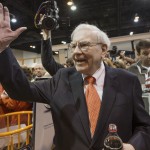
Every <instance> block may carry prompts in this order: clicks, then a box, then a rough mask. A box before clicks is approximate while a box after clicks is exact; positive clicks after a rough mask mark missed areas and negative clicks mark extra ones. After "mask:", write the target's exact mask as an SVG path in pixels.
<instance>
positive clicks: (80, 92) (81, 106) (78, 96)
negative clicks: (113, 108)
mask: <svg viewBox="0 0 150 150" xmlns="http://www.w3.org/2000/svg"><path fill="white" fill-rule="evenodd" d="M69 81H70V86H71V89H72V93H73V96H74V101H75V106H76V109H77V112H78V114H79V117H80V120H81V123H82V126H83V129H84V132H85V134H86V136H87V138H88V140H89V142H91V134H90V128H89V118H88V112H87V107H86V101H85V95H84V87H83V86H84V85H83V79H82V75H81V74H80V73H78V72H75V73H73V74H72V75H71V76H70V77H69ZM81 85H83V86H81Z"/></svg>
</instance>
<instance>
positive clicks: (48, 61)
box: [41, 30, 64, 76]
mask: <svg viewBox="0 0 150 150" xmlns="http://www.w3.org/2000/svg"><path fill="white" fill-rule="evenodd" d="M41 60H42V65H43V66H44V68H45V69H46V71H47V72H48V73H49V74H50V75H51V76H53V75H55V74H56V72H57V71H58V70H59V69H60V68H64V66H63V65H61V64H59V63H57V62H56V61H55V59H54V58H53V53H52V43H51V31H48V30H43V40H42V45H41Z"/></svg>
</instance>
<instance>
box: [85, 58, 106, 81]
mask: <svg viewBox="0 0 150 150" xmlns="http://www.w3.org/2000/svg"><path fill="white" fill-rule="evenodd" d="M103 71H105V65H104V63H103V61H101V65H100V68H99V69H98V70H97V71H96V72H95V73H94V74H93V75H92V76H93V77H94V78H95V79H96V81H97V80H99V78H100V77H101V75H102V73H103ZM87 76H88V75H85V74H82V78H83V80H84V79H85V77H87Z"/></svg>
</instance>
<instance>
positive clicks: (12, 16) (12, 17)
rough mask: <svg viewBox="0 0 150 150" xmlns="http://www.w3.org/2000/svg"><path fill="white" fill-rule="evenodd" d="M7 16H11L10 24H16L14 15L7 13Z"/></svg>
mask: <svg viewBox="0 0 150 150" xmlns="http://www.w3.org/2000/svg"><path fill="white" fill-rule="evenodd" d="M9 14H10V16H11V22H12V23H16V22H17V19H16V17H15V15H14V14H12V13H9Z"/></svg>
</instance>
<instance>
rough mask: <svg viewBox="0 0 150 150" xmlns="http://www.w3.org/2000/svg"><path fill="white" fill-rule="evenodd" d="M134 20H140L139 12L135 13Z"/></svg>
mask: <svg viewBox="0 0 150 150" xmlns="http://www.w3.org/2000/svg"><path fill="white" fill-rule="evenodd" d="M134 22H139V16H138V14H135V18H134Z"/></svg>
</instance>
